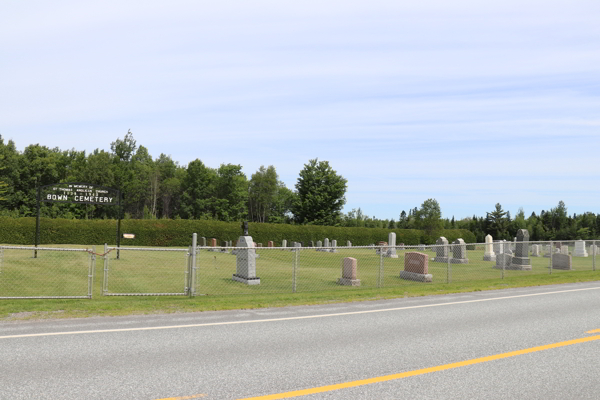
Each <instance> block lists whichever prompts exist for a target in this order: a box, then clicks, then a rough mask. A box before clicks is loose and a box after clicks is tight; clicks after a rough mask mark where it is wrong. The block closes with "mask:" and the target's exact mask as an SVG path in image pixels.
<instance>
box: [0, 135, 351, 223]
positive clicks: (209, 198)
mask: <svg viewBox="0 0 600 400" xmlns="http://www.w3.org/2000/svg"><path fill="white" fill-rule="evenodd" d="M60 182H85V183H91V184H94V185H98V186H105V187H111V188H114V189H120V190H121V192H122V193H123V194H124V199H123V203H122V204H123V217H124V218H134V219H154V218H156V219H160V218H168V219H177V218H182V219H206V220H219V221H241V220H250V221H253V222H268V223H297V224H316V225H335V224H336V223H337V222H338V221H340V220H341V217H342V213H341V210H342V207H343V206H344V204H345V202H346V198H345V193H346V189H347V181H346V179H344V178H343V177H342V176H341V175H339V174H337V173H336V171H335V170H333V168H332V167H331V166H330V165H329V163H328V162H327V161H319V160H318V159H314V160H309V162H308V163H307V164H305V165H304V168H303V169H302V170H301V171H300V174H299V177H298V181H297V183H296V186H295V190H291V189H288V188H287V187H286V186H285V184H284V183H283V182H282V181H280V180H279V176H278V175H277V171H276V170H275V167H274V166H268V167H264V166H261V167H260V168H259V170H258V171H256V172H255V173H254V174H252V176H251V177H250V179H248V178H247V177H246V175H245V174H244V173H243V172H242V166H241V165H235V164H221V165H220V166H219V167H218V168H211V167H209V166H207V165H205V164H204V163H203V162H202V161H201V160H200V159H196V160H194V161H192V162H190V163H189V164H188V165H186V166H181V165H179V163H178V162H177V161H174V160H173V159H172V158H171V156H169V155H166V154H161V155H160V156H159V157H158V158H153V157H152V156H151V155H150V154H149V153H148V149H147V148H146V147H144V146H142V145H138V144H137V142H136V140H135V139H134V137H133V134H132V133H131V131H129V132H128V133H127V134H126V135H125V136H124V137H123V138H118V139H116V140H115V141H114V142H112V143H111V145H110V152H108V151H104V150H100V149H96V150H94V151H93V152H91V153H89V154H86V152H85V151H78V150H75V149H71V150H61V149H60V148H58V147H56V148H48V147H46V146H41V145H39V144H33V145H29V146H27V147H26V148H25V149H24V150H23V152H20V151H18V150H17V149H16V145H15V143H14V142H13V141H12V140H9V141H8V142H7V143H5V142H4V139H3V138H2V136H0V200H1V201H0V215H5V216H14V217H20V216H34V215H36V213H37V205H36V194H37V188H38V187H40V186H44V185H51V184H55V183H60ZM40 213H41V215H42V216H44V217H50V218H69V219H73V218H75V219H91V218H117V217H118V213H119V210H118V209H117V207H114V206H102V205H85V207H83V206H82V205H79V204H61V203H42V204H41V207H40Z"/></svg>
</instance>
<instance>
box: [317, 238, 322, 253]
mask: <svg viewBox="0 0 600 400" xmlns="http://www.w3.org/2000/svg"><path fill="white" fill-rule="evenodd" d="M322 247H323V243H321V241H320V240H317V251H323V249H322Z"/></svg>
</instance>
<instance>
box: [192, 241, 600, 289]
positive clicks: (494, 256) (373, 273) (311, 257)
mask: <svg viewBox="0 0 600 400" xmlns="http://www.w3.org/2000/svg"><path fill="white" fill-rule="evenodd" d="M577 242H578V241H561V242H501V243H489V244H485V243H477V244H466V243H460V244H447V245H417V246H403V245H402V246H388V245H383V246H354V247H318V248H315V247H288V248H281V247H266V248H265V247H258V248H239V247H208V248H207V247H200V248H198V249H197V250H198V251H197V268H198V269H197V271H198V275H197V280H196V293H197V294H207V295H219V294H250V293H285V292H288V293H289V292H308V291H331V290H355V289H358V288H384V287H386V288H389V287H402V286H407V285H423V284H424V283H428V282H431V283H434V284H436V283H458V282H469V281H482V280H497V279H504V278H513V277H517V278H518V277H526V276H531V275H539V274H551V273H558V272H562V271H595V270H596V258H597V256H598V253H599V251H598V250H599V249H598V247H597V245H598V244H600V242H599V243H596V242H595V241H591V242H587V245H585V244H584V243H583V242H582V241H579V244H577ZM578 248H584V249H585V252H584V251H581V250H578ZM244 250H246V251H251V252H254V253H255V255H256V259H255V274H254V276H253V278H256V279H257V280H258V281H259V283H257V284H248V283H244V282H240V281H238V280H235V279H234V275H235V274H236V273H237V272H238V267H237V263H238V258H239V252H241V251H244ZM567 252H568V254H567ZM236 253H237V254H236ZM414 253H419V255H414ZM348 258H350V259H352V260H346V259H348ZM404 271H406V272H409V273H408V274H406V273H404ZM411 274H413V275H411ZM415 274H416V275H415ZM422 275H423V276H422Z"/></svg>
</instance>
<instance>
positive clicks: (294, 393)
mask: <svg viewBox="0 0 600 400" xmlns="http://www.w3.org/2000/svg"><path fill="white" fill-rule="evenodd" d="M599 331H600V330H599ZM590 332H591V331H590ZM588 333H589V332H588ZM599 339H600V335H597V336H588V337H585V338H580V339H573V340H567V341H565V342H559V343H552V344H547V345H545V346H538V347H531V348H529V349H523V350H517V351H510V352H508V353H501V354H495V355H492V356H487V357H480V358H474V359H472V360H466V361H460V362H455V363H451V364H444V365H438V366H436V367H430V368H423V369H416V370H414V371H407V372H401V373H399V374H392V375H385V376H378V377H375V378H369V379H361V380H358V381H352V382H344V383H338V384H335V385H327V386H320V387H315V388H310V389H303V390H294V391H292V392H285V393H276V394H270V395H266V396H257V397H247V398H244V399H239V400H275V399H288V398H291V397H298V396H306V395H309V394H315V393H323V392H330V391H333V390H339V389H346V388H351V387H356V386H363V385H369V384H371V383H379V382H386V381H391V380H395V379H402V378H408V377H410V376H417V375H423V374H429V373H431V372H438V371H445V370H447V369H453V368H459V367H465V366H467V365H474V364H479V363H484V362H488V361H494V360H501V359H503V358H508V357H514V356H520V355H523V354H529V353H535V352H537V351H543V350H550V349H556V348H558V347H564V346H570V345H572V344H578V343H585V342H591V341H594V340H599Z"/></svg>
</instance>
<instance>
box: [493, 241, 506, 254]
mask: <svg viewBox="0 0 600 400" xmlns="http://www.w3.org/2000/svg"><path fill="white" fill-rule="evenodd" d="M494 253H495V254H502V253H504V242H503V241H502V240H494Z"/></svg>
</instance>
